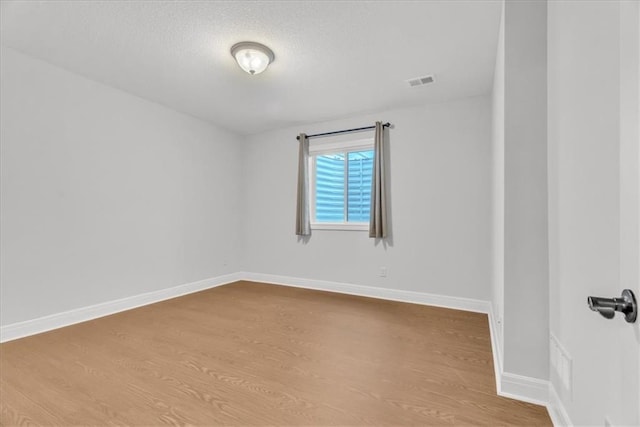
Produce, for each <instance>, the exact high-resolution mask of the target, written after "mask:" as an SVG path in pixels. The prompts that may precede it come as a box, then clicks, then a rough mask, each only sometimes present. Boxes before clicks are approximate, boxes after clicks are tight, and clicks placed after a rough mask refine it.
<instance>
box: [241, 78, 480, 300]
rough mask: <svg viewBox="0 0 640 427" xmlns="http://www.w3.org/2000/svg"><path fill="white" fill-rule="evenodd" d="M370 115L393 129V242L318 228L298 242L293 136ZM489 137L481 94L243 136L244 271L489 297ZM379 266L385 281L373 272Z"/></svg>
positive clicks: (358, 122) (362, 121)
mask: <svg viewBox="0 0 640 427" xmlns="http://www.w3.org/2000/svg"><path fill="white" fill-rule="evenodd" d="M427 90H428V89H427ZM375 120H383V121H390V122H391V123H393V125H394V127H393V128H392V129H391V130H390V131H389V136H390V137H389V146H390V171H389V172H390V173H389V176H390V181H391V182H390V185H391V197H390V200H391V206H392V207H391V215H390V217H391V222H392V237H391V239H390V243H389V244H388V245H385V244H382V243H380V244H378V245H375V244H374V240H373V239H369V237H368V235H367V232H362V231H361V232H358V231H324V230H322V231H320V230H314V231H313V235H312V236H311V238H310V240H309V242H308V243H304V242H299V241H298V240H297V238H296V236H295V235H294V224H295V221H294V218H295V196H296V170H297V150H298V148H297V141H296V139H295V137H296V135H297V134H298V133H300V132H306V133H308V134H313V133H316V132H325V131H330V130H336V129H344V128H350V127H359V126H363V125H366V124H372V123H373V122H374V121H375ZM490 133H491V102H490V99H489V97H478V98H470V99H465V100H461V101H457V102H451V103H445V104H437V105H428V106H424V107H416V108H408V109H402V110H393V111H387V112H384V113H380V114H376V115H375V116H373V115H363V116H361V117H354V118H351V119H346V120H338V121H333V122H327V123H319V124H315V125H308V126H303V127H299V128H289V129H284V130H278V131H274V132H267V133H262V134H258V135H254V136H252V137H250V138H248V140H247V143H246V144H245V151H244V162H245V163H244V175H245V180H244V182H245V183H246V188H245V189H244V191H243V193H244V195H245V201H244V203H245V209H246V213H247V216H246V220H245V227H244V229H245V231H246V235H245V240H244V245H243V247H244V255H243V258H242V259H243V261H242V264H243V265H242V267H243V270H245V271H251V272H256V273H269V274H278V275H285V276H293V277H301V278H308V279H317V280H328V281H337V282H345V283H352V284H361V285H368V286H376V287H384V288H390V289H401V290H410V291H418V292H427V293H433V294H441V295H448V296H458V297H466V298H475V299H482V300H489V299H490V295H491V290H490V287H491V285H490V281H491V188H490V186H491V135H490ZM355 136H356V137H357V136H358V134H355ZM360 137H361V135H360ZM383 266H384V267H386V268H387V269H388V273H387V274H388V276H387V277H386V278H381V277H378V272H379V268H380V267H383Z"/></svg>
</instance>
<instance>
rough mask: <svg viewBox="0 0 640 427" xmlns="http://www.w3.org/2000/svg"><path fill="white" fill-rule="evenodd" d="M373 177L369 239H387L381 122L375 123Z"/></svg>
mask: <svg viewBox="0 0 640 427" xmlns="http://www.w3.org/2000/svg"><path fill="white" fill-rule="evenodd" d="M374 138H375V139H374V142H373V144H374V158H373V176H372V180H371V212H370V213H369V237H371V238H376V239H384V238H385V237H387V231H388V227H387V191H386V175H385V169H386V167H385V164H386V159H385V140H384V127H383V126H382V122H376V134H375V137H374Z"/></svg>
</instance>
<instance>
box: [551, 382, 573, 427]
mask: <svg viewBox="0 0 640 427" xmlns="http://www.w3.org/2000/svg"><path fill="white" fill-rule="evenodd" d="M547 409H548V410H549V416H550V417H551V421H552V422H553V425H554V426H555V427H560V426H563V427H565V426H572V425H573V423H572V422H571V418H569V414H568V413H567V410H566V409H565V407H564V405H563V404H562V400H560V396H558V393H557V392H556V388H555V387H554V386H553V383H550V384H549V404H548V405H547Z"/></svg>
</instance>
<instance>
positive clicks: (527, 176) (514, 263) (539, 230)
mask: <svg viewBox="0 0 640 427" xmlns="http://www.w3.org/2000/svg"><path fill="white" fill-rule="evenodd" d="M504 13H505V15H504V18H505V19H504V22H505V24H504V25H505V33H504V40H505V58H504V63H505V70H504V79H505V89H504V90H505V105H504V114H505V117H504V126H505V127H504V165H505V170H504V304H503V311H504V320H503V328H504V329H503V330H504V337H503V339H504V355H503V357H504V365H503V368H504V371H505V372H509V373H513V374H518V375H524V376H527V377H533V378H539V379H543V380H546V379H547V378H548V361H549V329H548V325H549V308H548V301H549V297H548V295H549V276H548V239H547V98H546V88H547V83H546V76H547V68H546V64H547V50H546V37H547V21H546V20H547V6H546V2H540V1H517V2H516V1H507V2H506V3H505V11H504Z"/></svg>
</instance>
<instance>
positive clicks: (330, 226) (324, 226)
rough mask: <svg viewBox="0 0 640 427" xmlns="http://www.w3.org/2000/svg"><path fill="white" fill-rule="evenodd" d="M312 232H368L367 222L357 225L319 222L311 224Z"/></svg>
mask: <svg viewBox="0 0 640 427" xmlns="http://www.w3.org/2000/svg"><path fill="white" fill-rule="evenodd" d="M311 229H312V230H340V231H369V223H368V222H359V223H351V224H349V223H329V222H321V223H312V224H311Z"/></svg>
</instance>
